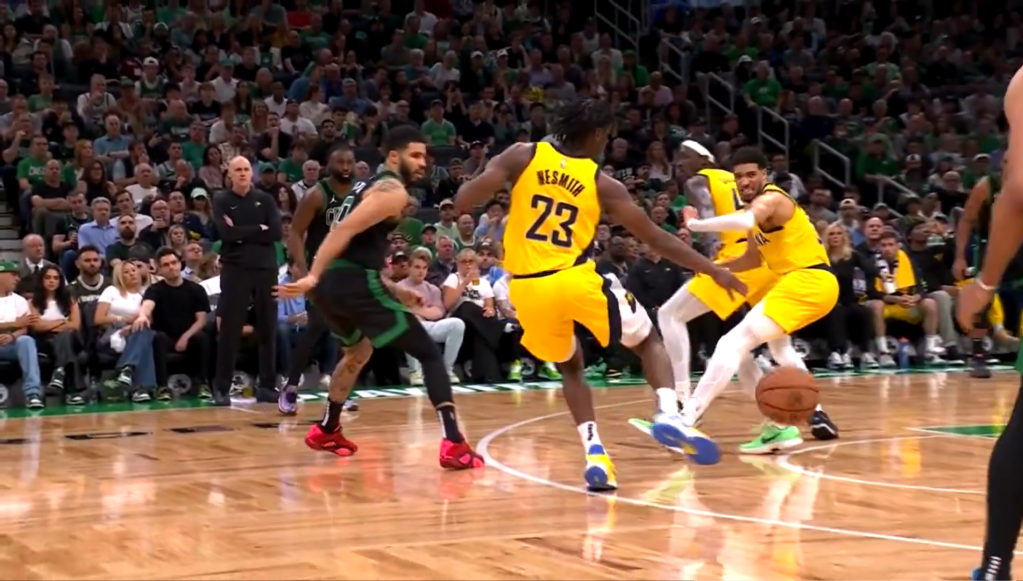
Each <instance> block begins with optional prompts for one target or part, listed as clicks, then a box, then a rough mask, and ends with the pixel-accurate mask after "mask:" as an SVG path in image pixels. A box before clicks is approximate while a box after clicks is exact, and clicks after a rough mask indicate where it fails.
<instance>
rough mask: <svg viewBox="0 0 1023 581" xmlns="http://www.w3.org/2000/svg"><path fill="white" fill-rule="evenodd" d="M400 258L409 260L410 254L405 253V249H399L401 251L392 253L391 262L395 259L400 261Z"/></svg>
mask: <svg viewBox="0 0 1023 581" xmlns="http://www.w3.org/2000/svg"><path fill="white" fill-rule="evenodd" d="M399 260H408V254H405V252H404V251H402V250H399V251H397V252H395V253H394V254H392V255H391V262H395V261H399Z"/></svg>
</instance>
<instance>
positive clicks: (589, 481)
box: [583, 464, 618, 492]
mask: <svg viewBox="0 0 1023 581" xmlns="http://www.w3.org/2000/svg"><path fill="white" fill-rule="evenodd" d="M583 479H584V480H586V489H587V490H589V491H590V492H608V491H610V490H618V485H617V484H612V483H611V479H610V475H609V474H608V473H607V470H605V469H604V467H603V466H600V465H597V464H590V465H589V466H587V467H586V472H585V473H583Z"/></svg>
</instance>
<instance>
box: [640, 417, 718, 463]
mask: <svg viewBox="0 0 1023 581" xmlns="http://www.w3.org/2000/svg"><path fill="white" fill-rule="evenodd" d="M650 435H651V436H653V437H654V439H655V440H657V441H658V442H660V443H661V445H662V446H664V447H666V448H680V449H681V450H682V452H683V453H684V454H685V455H686V457H687V458H689V459H690V460H692V461H693V463H694V464H699V465H701V466H710V465H712V464H717V463H718V462H720V461H721V448H719V447H718V445H717V442H715V441H714V440H711V439H710V438H707V437H704V436H699V435H695V434H694V435H687V434H686V433H685V432H683V431H682V430H680V429H679V428H678V426H673V425H671V424H659V423H656V422H655V423H654V425H653V426H651V428H650Z"/></svg>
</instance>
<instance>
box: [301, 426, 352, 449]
mask: <svg viewBox="0 0 1023 581" xmlns="http://www.w3.org/2000/svg"><path fill="white" fill-rule="evenodd" d="M305 445H306V446H309V447H310V448H312V449H313V450H322V451H324V452H331V453H332V454H337V455H338V456H351V455H352V454H354V453H356V452H358V451H359V447H358V446H356V445H355V444H354V443H353V442H352V441H351V440H349V439H348V438H346V437H345V436H344V434H342V433H341V426H338V428H337V430H336V431H334V432H325V431H323V426H321V425H320V424H313V425H312V426H311V427H310V428H309V433H307V434H306V435H305Z"/></svg>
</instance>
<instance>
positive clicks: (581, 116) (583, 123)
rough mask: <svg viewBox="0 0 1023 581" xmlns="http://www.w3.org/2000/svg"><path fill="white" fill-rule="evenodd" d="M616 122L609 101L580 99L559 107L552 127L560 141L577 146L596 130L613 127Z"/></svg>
mask: <svg viewBox="0 0 1023 581" xmlns="http://www.w3.org/2000/svg"><path fill="white" fill-rule="evenodd" d="M614 124H615V115H614V111H612V109H611V105H610V104H609V103H608V102H607V101H599V100H597V99H578V100H575V101H571V102H569V103H566V104H565V105H563V106H562V107H561V108H560V109H558V112H557V113H556V119H555V121H554V123H553V125H552V129H553V135H554V137H555V138H556V139H557V140H558V141H559V142H560V143H562V144H564V145H568V146H576V147H577V146H579V145H582V143H583V141H585V140H586V138H587V137H589V136H590V135H592V134H593V133H594V132H595V131H599V130H601V129H608V128H611V127H613V126H614Z"/></svg>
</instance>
